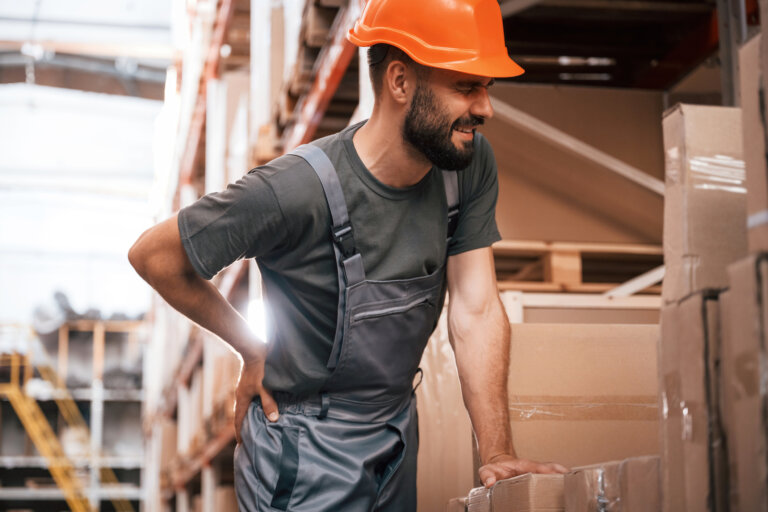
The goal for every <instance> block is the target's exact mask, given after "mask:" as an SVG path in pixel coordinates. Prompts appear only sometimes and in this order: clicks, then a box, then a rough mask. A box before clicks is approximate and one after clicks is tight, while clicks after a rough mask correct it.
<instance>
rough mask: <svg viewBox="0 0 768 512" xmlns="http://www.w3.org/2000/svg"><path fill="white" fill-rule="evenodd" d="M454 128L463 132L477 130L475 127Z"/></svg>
mask: <svg viewBox="0 0 768 512" xmlns="http://www.w3.org/2000/svg"><path fill="white" fill-rule="evenodd" d="M454 130H456V131H457V132H461V133H474V132H475V129H474V128H454Z"/></svg>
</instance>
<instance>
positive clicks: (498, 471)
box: [478, 463, 528, 488]
mask: <svg viewBox="0 0 768 512" xmlns="http://www.w3.org/2000/svg"><path fill="white" fill-rule="evenodd" d="M478 473H479V475H480V481H481V482H483V485H484V486H485V487H486V488H488V487H491V486H492V485H493V484H495V483H496V482H498V481H499V480H506V479H507V478H512V477H515V476H519V475H522V474H523V473H528V471H523V470H521V469H518V468H517V467H515V466H513V465H510V464H496V463H493V464H486V465H485V466H483V467H481V468H480V469H479V470H478Z"/></svg>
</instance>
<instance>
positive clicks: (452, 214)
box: [443, 171, 459, 242]
mask: <svg viewBox="0 0 768 512" xmlns="http://www.w3.org/2000/svg"><path fill="white" fill-rule="evenodd" d="M443 184H444V185H445V199H446V201H447V203H448V241H449V242H450V241H451V238H453V234H454V233H455V232H456V227H457V226H458V225H459V173H458V172H456V171H443Z"/></svg>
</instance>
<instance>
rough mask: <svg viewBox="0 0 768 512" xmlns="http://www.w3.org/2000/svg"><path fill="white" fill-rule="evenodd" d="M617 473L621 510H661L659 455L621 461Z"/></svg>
mask: <svg viewBox="0 0 768 512" xmlns="http://www.w3.org/2000/svg"><path fill="white" fill-rule="evenodd" d="M619 473H620V476H619V494H620V496H621V512H658V511H659V510H661V494H660V489H659V477H660V474H659V473H660V460H659V457H657V456H652V457H632V458H630V459H626V460H624V461H622V463H621V468H620V470H619Z"/></svg>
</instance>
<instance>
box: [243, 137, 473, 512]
mask: <svg viewBox="0 0 768 512" xmlns="http://www.w3.org/2000/svg"><path fill="white" fill-rule="evenodd" d="M292 154H294V155H296V156H299V157H301V158H303V159H304V160H306V161H307V162H308V163H309V164H310V166H311V167H312V168H313V169H314V170H315V172H316V173H317V175H318V177H319V178H320V182H321V183H322V186H323V190H324V192H325V196H326V200H327V202H328V207H329V209H330V213H331V221H332V223H333V226H332V234H333V240H334V244H333V248H334V252H335V255H336V262H337V267H338V278H339V308H338V317H337V323H336V334H335V337H334V343H333V349H332V351H331V356H330V358H329V361H328V368H329V369H330V370H331V371H332V373H331V376H330V378H329V379H328V381H327V382H326V384H325V385H324V387H323V389H322V392H321V393H319V394H318V395H315V396H310V397H301V398H300V399H299V398H297V397H294V396H290V395H287V394H285V393H280V392H276V393H275V395H274V396H275V399H276V401H277V403H278V408H279V410H280V413H281V414H280V419H279V420H278V421H277V422H276V423H271V422H270V421H269V420H267V419H266V417H265V415H264V411H263V410H262V408H261V404H260V402H259V400H258V398H257V399H255V400H254V401H253V402H252V403H251V405H250V407H249V409H248V413H247V415H246V417H245V420H244V421H243V425H242V431H241V437H242V439H243V442H242V443H241V444H239V445H238V446H237V448H236V450H235V484H236V490H237V498H238V503H239V505H240V510H241V511H248V512H251V511H267V510H291V511H297V512H298V511H306V512H320V511H325V510H329V511H330V510H333V511H347V510H349V511H370V510H376V511H392V512H408V511H415V510H416V455H417V450H418V421H417V417H416V403H415V400H416V399H415V394H414V392H413V389H412V385H413V381H414V378H415V376H416V373H417V372H418V371H419V368H418V365H419V361H420V360H421V355H422V352H423V351H424V347H425V346H426V344H427V340H428V339H429V336H430V335H431V333H432V331H433V330H434V328H435V326H436V324H437V320H438V318H439V316H440V311H441V309H442V306H443V299H444V297H445V264H443V265H441V266H440V268H438V269H437V270H436V271H435V272H433V273H432V274H430V275H427V276H424V277H417V278H413V279H401V280H394V281H371V280H366V279H365V272H364V269H363V260H362V257H361V256H360V254H359V253H358V252H357V251H356V249H355V240H354V235H353V233H352V227H351V225H350V222H349V215H348V212H347V207H346V202H345V201H344V195H343V192H342V189H341V185H340V184H339V180H338V176H337V175H336V170H335V168H334V167H333V164H332V163H331V161H330V160H329V159H328V157H327V156H326V154H325V153H324V152H323V151H322V150H321V149H320V148H318V147H316V146H312V145H304V146H301V147H299V148H297V149H296V150H294V151H293V152H292ZM443 180H444V182H445V190H446V200H447V201H446V202H447V205H448V226H449V228H448V233H449V235H450V234H452V233H453V230H454V229H455V224H456V222H457V220H458V179H457V175H456V173H455V172H446V171H444V172H443Z"/></svg>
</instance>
